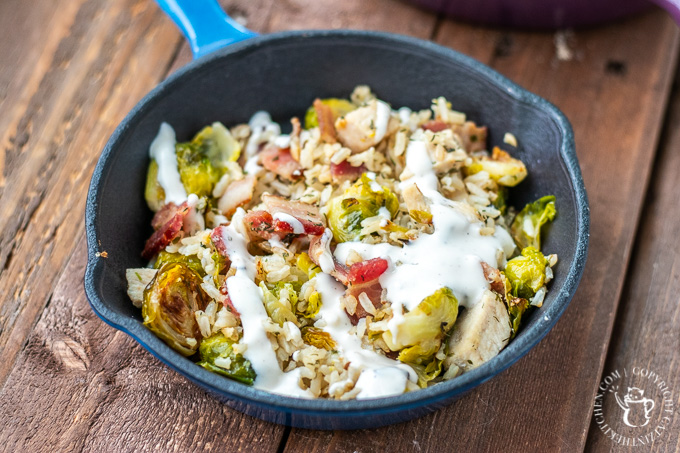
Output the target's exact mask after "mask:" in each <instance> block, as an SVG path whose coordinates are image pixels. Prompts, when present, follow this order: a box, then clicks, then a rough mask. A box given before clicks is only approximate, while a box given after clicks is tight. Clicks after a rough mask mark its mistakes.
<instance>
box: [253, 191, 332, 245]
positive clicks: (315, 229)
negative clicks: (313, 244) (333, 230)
mask: <svg viewBox="0 0 680 453" xmlns="http://www.w3.org/2000/svg"><path fill="white" fill-rule="evenodd" d="M262 201H263V202H264V206H265V208H266V209H267V211H268V212H269V213H270V214H271V215H275V214H277V213H282V214H288V215H290V216H292V217H295V218H296V219H297V220H298V221H300V223H302V226H303V227H304V229H305V234H311V235H321V234H323V232H324V230H325V229H326V226H325V224H324V222H323V218H322V217H321V214H320V213H319V208H317V207H316V206H312V205H310V204H307V203H302V202H300V201H290V200H286V199H285V198H282V197H278V196H276V195H268V194H265V195H262ZM278 223H279V224H285V225H286V226H283V225H281V226H280V228H281V229H282V230H281V231H282V232H292V231H293V228H292V226H290V225H288V224H287V223H285V222H280V221H279V222H278ZM273 225H274V227H275V228H276V224H273Z"/></svg>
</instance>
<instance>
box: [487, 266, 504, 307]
mask: <svg viewBox="0 0 680 453" xmlns="http://www.w3.org/2000/svg"><path fill="white" fill-rule="evenodd" d="M482 270H483V271H484V278H485V279H486V281H487V282H489V287H490V288H491V291H493V292H495V293H496V294H498V295H500V296H501V297H502V298H503V299H505V293H506V288H505V282H504V281H503V277H502V276H501V272H500V271H499V270H498V269H496V268H495V267H492V266H489V265H488V264H487V263H485V262H484V261H482Z"/></svg>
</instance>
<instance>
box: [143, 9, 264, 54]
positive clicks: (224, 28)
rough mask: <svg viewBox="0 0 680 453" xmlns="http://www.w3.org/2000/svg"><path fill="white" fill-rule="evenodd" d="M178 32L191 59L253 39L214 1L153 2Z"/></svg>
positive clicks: (250, 32) (248, 31)
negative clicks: (192, 56)
mask: <svg viewBox="0 0 680 453" xmlns="http://www.w3.org/2000/svg"><path fill="white" fill-rule="evenodd" d="M156 3H158V5H159V6H160V7H161V9H162V10H163V11H165V13H166V14H167V15H168V16H170V18H171V19H172V20H173V21H174V22H175V24H176V25H177V26H178V27H179V29H180V30H182V33H184V36H185V37H186V38H187V40H188V41H189V44H190V45H191V52H192V53H193V54H194V58H199V57H202V56H203V55H207V54H209V53H210V52H212V51H214V50H217V49H219V48H221V47H224V46H228V45H229V44H233V43H235V42H239V41H243V40H244V39H248V38H252V37H253V36H257V33H255V32H252V31H250V30H248V29H247V28H245V27H243V26H242V25H241V24H239V23H238V22H236V21H235V20H233V19H232V18H231V17H229V16H228V15H227V14H226V13H225V12H224V10H223V9H222V8H221V7H220V5H219V4H218V3H217V1H216V0H156Z"/></svg>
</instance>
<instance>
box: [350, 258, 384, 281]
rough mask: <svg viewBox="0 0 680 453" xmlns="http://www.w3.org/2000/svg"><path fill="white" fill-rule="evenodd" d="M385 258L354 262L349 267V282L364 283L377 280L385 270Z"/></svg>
mask: <svg viewBox="0 0 680 453" xmlns="http://www.w3.org/2000/svg"><path fill="white" fill-rule="evenodd" d="M387 266H388V263H387V260H385V259H382V258H373V259H370V260H366V261H361V262H359V263H354V264H352V265H351V266H350V268H349V275H348V280H349V282H350V283H365V282H370V281H373V280H377V279H378V278H379V277H380V276H381V275H382V274H384V273H385V271H386V270H387Z"/></svg>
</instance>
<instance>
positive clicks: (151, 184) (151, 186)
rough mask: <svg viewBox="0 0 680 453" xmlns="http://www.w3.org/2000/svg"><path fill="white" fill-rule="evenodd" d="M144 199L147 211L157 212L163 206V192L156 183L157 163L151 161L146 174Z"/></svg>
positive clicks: (159, 184)
mask: <svg viewBox="0 0 680 453" xmlns="http://www.w3.org/2000/svg"><path fill="white" fill-rule="evenodd" d="M144 198H145V199H146V204H147V205H149V209H151V210H152V211H153V212H158V211H159V210H160V209H161V208H162V207H163V205H164V204H165V190H163V187H162V186H161V183H159V182H158V162H156V161H155V160H154V159H151V162H150V163H149V171H148V172H147V174H146V187H145V188H144Z"/></svg>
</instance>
